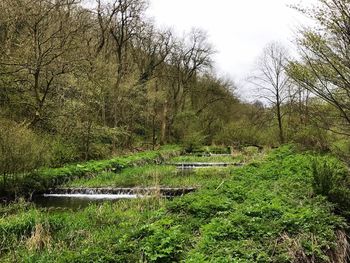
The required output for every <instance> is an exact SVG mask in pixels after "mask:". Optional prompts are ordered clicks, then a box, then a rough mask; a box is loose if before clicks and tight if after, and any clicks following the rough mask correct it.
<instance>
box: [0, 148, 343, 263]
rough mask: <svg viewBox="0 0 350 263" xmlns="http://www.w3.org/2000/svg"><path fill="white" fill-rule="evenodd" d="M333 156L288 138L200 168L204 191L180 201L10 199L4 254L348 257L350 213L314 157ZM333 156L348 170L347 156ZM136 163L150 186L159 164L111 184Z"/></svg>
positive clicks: (123, 258)
mask: <svg viewBox="0 0 350 263" xmlns="http://www.w3.org/2000/svg"><path fill="white" fill-rule="evenodd" d="M324 158H325V157H321V156H318V155H315V154H312V153H296V152H295V150H293V148H292V147H283V148H281V149H279V150H275V151H273V152H271V153H270V154H268V155H267V156H266V157H264V158H261V157H260V158H254V159H251V161H250V163H249V164H248V165H247V166H245V167H239V168H237V167H232V168H225V169H220V170H215V169H200V170H199V171H196V172H195V173H194V174H193V175H191V176H193V178H194V179H195V180H193V181H189V182H187V183H186V185H188V183H192V182H196V185H197V186H198V187H199V189H198V191H197V192H195V193H191V194H188V195H185V196H183V197H178V198H174V199H172V200H165V199H162V198H159V197H154V198H146V199H138V200H127V201H118V202H115V203H109V202H106V203H104V204H101V205H91V206H89V207H87V208H85V209H81V210H78V211H75V212H74V213H72V211H69V210H68V211H62V210H45V209H37V208H35V207H33V205H31V204H28V203H25V202H17V203H14V204H12V205H11V206H2V207H1V208H0V209H1V219H0V226H1V227H0V231H1V234H0V236H1V237H2V239H1V240H2V241H1V243H0V244H1V246H0V256H1V261H2V262H13V261H15V262H180V261H182V262H346V258H345V257H346V249H348V246H349V244H348V243H347V239H346V234H345V233H346V232H345V231H347V224H346V220H345V219H344V218H342V217H341V216H339V215H336V214H334V205H332V204H331V203H330V202H328V201H327V200H326V199H327V197H326V196H323V195H319V194H318V193H320V192H319V187H317V185H318V183H317V182H319V181H318V180H315V178H314V176H315V172H314V168H313V163H314V162H315V160H317V161H321V160H324ZM332 165H333V166H332V168H331V169H332V171H334V173H337V174H338V175H340V174H341V173H343V172H344V170H342V169H344V165H343V164H342V163H341V162H339V161H335V159H334V160H333V161H332ZM334 167H336V168H334ZM141 170H144V172H145V173H142V172H141ZM128 171H129V172H131V171H135V172H136V173H137V171H139V173H138V174H139V175H140V176H141V178H142V180H143V179H145V181H144V182H145V185H147V184H148V181H147V178H146V177H147V174H148V175H149V174H150V173H153V171H154V172H155V171H156V168H155V166H149V165H147V166H145V167H136V168H129V169H125V170H124V171H123V172H122V173H120V174H119V175H118V176H119V177H118V178H117V176H115V178H114V179H115V180H116V181H113V178H112V177H111V178H107V181H102V183H104V182H112V181H113V182H117V183H121V184H124V183H126V182H127V181H126V180H127V178H129V177H128V176H127V175H128V173H129V172H128ZM124 172H125V174H123V173H124ZM167 172H169V173H168V176H169V178H167V179H166V177H167ZM133 174H134V173H133ZM159 174H160V177H164V180H165V181H166V183H170V184H171V182H172V181H173V179H174V176H175V174H174V170H173V169H172V168H169V167H160V168H159ZM129 175H131V174H129ZM143 175H145V176H143ZM102 177H103V175H102ZM131 178H132V177H131ZM178 178H182V177H181V175H179V176H178ZM109 179H111V180H110V181H109ZM152 179H153V178H152ZM152 179H151V180H152ZM92 180H94V179H92ZM130 180H131V181H130V182H131V184H132V185H134V184H138V183H139V182H141V181H138V180H137V179H136V178H133V179H130ZM184 180H186V178H184ZM77 182H78V181H77ZM87 182H88V181H87ZM92 182H93V183H98V181H92ZM159 182H160V181H158V182H157V183H159ZM173 182H174V185H177V182H176V180H175V181H173ZM336 187H338V186H337V183H336V181H334V187H333V189H336ZM320 194H321V193H320ZM342 257H344V258H342Z"/></svg>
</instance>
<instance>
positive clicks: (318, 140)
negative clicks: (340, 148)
mask: <svg viewBox="0 0 350 263" xmlns="http://www.w3.org/2000/svg"><path fill="white" fill-rule="evenodd" d="M292 141H293V142H295V143H297V144H298V145H299V146H300V147H301V148H302V149H307V150H316V151H320V152H326V151H329V147H330V146H329V144H330V143H329V142H330V139H329V136H328V134H327V131H326V130H323V129H320V128H317V127H314V126H306V127H302V128H301V129H298V131H297V132H294V134H293V136H292Z"/></svg>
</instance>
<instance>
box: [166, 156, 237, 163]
mask: <svg viewBox="0 0 350 263" xmlns="http://www.w3.org/2000/svg"><path fill="white" fill-rule="evenodd" d="M242 159H243V157H242V156H238V157H232V156H191V155H182V156H177V157H175V158H172V159H171V160H169V162H172V163H182V162H184V163H191V162H212V163H234V162H239V161H241V160H242Z"/></svg>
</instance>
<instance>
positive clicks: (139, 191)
mask: <svg viewBox="0 0 350 263" xmlns="http://www.w3.org/2000/svg"><path fill="white" fill-rule="evenodd" d="M195 190H196V188H194V187H186V188H169V187H160V188H158V187H133V188H53V189H49V190H48V191H47V192H45V193H43V194H70V195H71V194H85V195H98V194H103V195H106V194H113V195H116V194H120V195H121V194H127V195H143V196H147V195H153V194H160V195H162V196H182V195H184V194H188V193H190V192H193V191H195Z"/></svg>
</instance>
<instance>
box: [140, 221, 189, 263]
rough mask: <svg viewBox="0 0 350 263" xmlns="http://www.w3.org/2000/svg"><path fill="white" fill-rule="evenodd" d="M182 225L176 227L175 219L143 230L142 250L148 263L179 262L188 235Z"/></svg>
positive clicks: (147, 226) (157, 223)
mask: <svg viewBox="0 0 350 263" xmlns="http://www.w3.org/2000/svg"><path fill="white" fill-rule="evenodd" d="M184 227H185V226H182V225H176V223H175V222H174V220H173V219H168V218H162V219H161V220H159V221H157V222H155V223H152V224H150V225H146V226H145V227H144V228H143V235H145V238H144V239H143V240H142V244H141V247H142V250H143V253H144V255H145V259H146V261H147V262H159V263H163V262H164V263H166V262H179V261H180V259H181V255H182V252H183V250H184V248H185V244H186V243H187V242H186V241H187V240H188V238H189V236H188V234H186V233H184Z"/></svg>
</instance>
